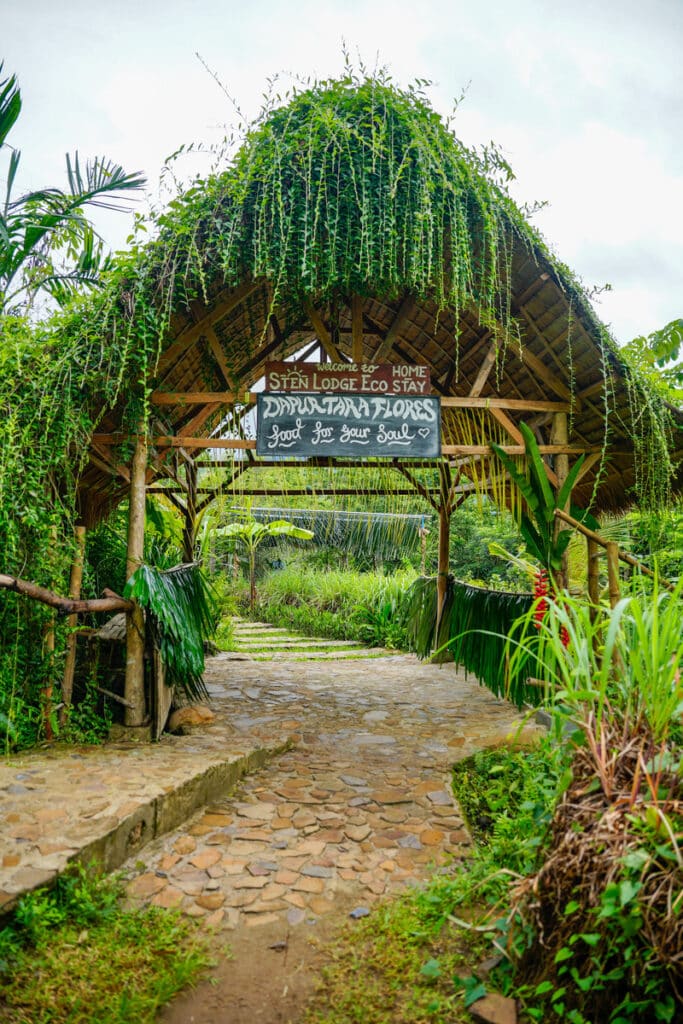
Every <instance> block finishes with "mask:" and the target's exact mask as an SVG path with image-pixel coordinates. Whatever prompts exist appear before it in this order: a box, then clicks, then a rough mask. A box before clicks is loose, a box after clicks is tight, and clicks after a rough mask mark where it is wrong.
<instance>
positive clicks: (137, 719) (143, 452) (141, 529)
mask: <svg viewBox="0 0 683 1024" xmlns="http://www.w3.org/2000/svg"><path fill="white" fill-rule="evenodd" d="M146 473H147V436H146V434H145V433H144V425H141V427H140V428H139V433H138V435H137V438H136V441H135V451H134V453H133V461H132V463H131V470H130V491H129V505H128V548H127V552H126V577H127V578H128V579H130V577H131V576H132V575H133V573H134V572H135V570H136V569H137V568H138V567H139V566H140V565H141V564H142V561H143V557H144V542H145V483H146V481H145V477H146ZM124 699H125V700H126V701H127V702H128V705H129V706H128V707H126V717H125V721H126V725H128V726H140V725H143V723H144V721H145V714H146V707H145V619H144V615H143V612H142V608H141V607H140V606H139V604H137V602H135V604H134V607H133V609H132V611H130V612H129V613H128V614H127V615H126V681H125V688H124Z"/></svg>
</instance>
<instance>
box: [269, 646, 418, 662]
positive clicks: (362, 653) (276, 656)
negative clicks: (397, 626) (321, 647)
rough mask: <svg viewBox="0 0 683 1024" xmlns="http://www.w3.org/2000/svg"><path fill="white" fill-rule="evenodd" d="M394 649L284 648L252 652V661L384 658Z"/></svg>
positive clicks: (393, 652) (393, 653)
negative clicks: (317, 649) (313, 649)
mask: <svg viewBox="0 0 683 1024" xmlns="http://www.w3.org/2000/svg"><path fill="white" fill-rule="evenodd" d="M397 653H398V652H396V651H387V650H385V649H384V648H383V647H375V648H366V647H359V648H356V649H354V650H348V649H346V650H342V651H310V653H307V652H306V651H297V650H291V649H290V650H284V651H275V652H273V654H252V656H251V658H252V661H351V660H352V659H357V660H358V661H362V660H363V658H368V659H372V658H386V657H390V656H392V655H395V654H397Z"/></svg>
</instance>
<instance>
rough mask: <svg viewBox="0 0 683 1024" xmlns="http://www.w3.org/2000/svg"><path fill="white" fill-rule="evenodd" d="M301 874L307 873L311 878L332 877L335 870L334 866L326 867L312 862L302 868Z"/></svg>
mask: <svg viewBox="0 0 683 1024" xmlns="http://www.w3.org/2000/svg"><path fill="white" fill-rule="evenodd" d="M301 874H302V875H307V876H308V877H309V878H332V875H333V874H334V871H333V870H332V868H324V867H321V866H320V865H319V864H310V865H309V866H308V867H305V868H302V869H301Z"/></svg>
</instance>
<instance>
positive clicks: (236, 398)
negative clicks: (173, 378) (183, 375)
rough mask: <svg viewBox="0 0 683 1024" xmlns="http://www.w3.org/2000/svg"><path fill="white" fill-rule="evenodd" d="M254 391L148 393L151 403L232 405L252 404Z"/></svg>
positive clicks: (254, 397) (254, 396)
mask: <svg viewBox="0 0 683 1024" xmlns="http://www.w3.org/2000/svg"><path fill="white" fill-rule="evenodd" d="M256 395H257V392H255V391H244V392H241V393H240V392H239V391H153V392H152V394H151V395H150V402H151V403H152V405H175V406H186V405H187V406H190V405H233V404H235V403H239V404H240V405H244V404H247V405H248V404H253V403H254V402H255V401H256Z"/></svg>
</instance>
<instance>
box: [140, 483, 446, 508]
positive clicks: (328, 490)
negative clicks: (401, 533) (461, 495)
mask: <svg viewBox="0 0 683 1024" xmlns="http://www.w3.org/2000/svg"><path fill="white" fill-rule="evenodd" d="M231 483H232V481H231ZM229 489H230V484H226V485H225V486H224V487H222V488H217V489H214V488H205V489H204V490H205V491H206V492H207V493H210V494H212V495H213V497H212V498H211V499H210V501H213V498H215V497H218V495H220V494H222V493H224V492H225V491H226V490H229ZM239 492H240V494H251V495H255V496H257V497H265V496H267V495H269V494H281V495H284V496H286V497H292V498H305V497H311V498H315V497H318V496H321V497H334V496H335V495H344V496H346V495H349V494H356V495H359V496H362V495H364V494H368V495H382V494H386V493H387V488H386V487H362V486H360V485H359V486H358V487H284V486H282V487H276V486H273V487H240V488H239ZM147 493H148V494H167V495H169V497H170V495H171V494H172V493H174V492H173V491H172V490H171V489H168V488H164V487H160V488H156V487H152V488H150V489H149V490H148V492H147ZM198 493H200V494H201V493H202V491H201V490H200V491H199V492H198ZM391 493H392V494H401V495H406V494H415V488H414V487H410V488H408V487H405V488H403V489H401V488H399V489H398V490H394V489H392V491H391ZM434 493H438V492H434ZM209 503H210V502H209Z"/></svg>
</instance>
